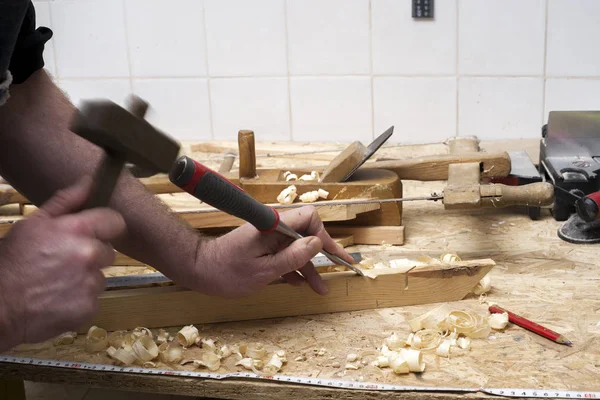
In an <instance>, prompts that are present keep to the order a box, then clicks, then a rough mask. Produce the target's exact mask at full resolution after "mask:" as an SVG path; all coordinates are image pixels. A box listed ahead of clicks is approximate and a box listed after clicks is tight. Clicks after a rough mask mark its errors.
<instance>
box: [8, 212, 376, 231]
mask: <svg viewBox="0 0 600 400" xmlns="http://www.w3.org/2000/svg"><path fill="white" fill-rule="evenodd" d="M271 206H272V207H273V208H275V209H277V210H279V211H287V210H289V208H283V207H282V206H281V205H278V204H273V205H271ZM380 207H381V204H347V205H332V206H319V207H316V209H317V212H318V213H319V217H321V220H323V221H324V222H330V221H349V220H354V219H356V217H357V216H358V215H360V214H364V213H367V212H370V211H376V210H379V209H380ZM35 210H37V208H36V207H35V206H32V205H28V206H26V207H25V212H26V215H28V214H31V213H32V212H34V211H35ZM177 215H179V216H180V217H181V218H182V219H183V220H184V221H186V222H187V223H188V224H189V225H190V226H191V227H192V228H196V229H208V228H228V227H236V226H241V225H243V224H245V223H246V222H245V221H244V220H242V219H239V218H237V217H234V216H233V215H229V214H227V213H225V212H223V211H220V210H217V209H215V208H212V207H211V208H204V209H198V210H193V211H190V210H186V211H180V212H177ZM21 219H22V217H21V216H15V217H13V218H10V219H5V220H4V221H1V222H0V238H1V237H4V236H5V235H6V234H7V233H8V232H9V231H10V229H11V228H12V225H13V224H14V222H16V221H19V220H21Z"/></svg>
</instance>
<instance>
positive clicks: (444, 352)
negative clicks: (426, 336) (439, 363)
mask: <svg viewBox="0 0 600 400" xmlns="http://www.w3.org/2000/svg"><path fill="white" fill-rule="evenodd" d="M450 346H452V340H451V339H446V340H444V341H443V342H442V343H441V344H440V345H439V347H438V348H437V349H436V350H435V354H436V355H438V356H440V357H450Z"/></svg>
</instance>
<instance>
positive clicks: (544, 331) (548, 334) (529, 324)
mask: <svg viewBox="0 0 600 400" xmlns="http://www.w3.org/2000/svg"><path fill="white" fill-rule="evenodd" d="M489 310H490V312H491V313H493V314H502V313H507V314H508V320H509V321H510V322H512V323H513V324H515V325H519V326H520V327H521V328H525V329H527V330H528V331H531V332H533V333H537V334H538V335H540V336H543V337H545V338H546V339H550V340H552V341H553V342H556V343H559V344H566V345H567V346H571V345H572V344H573V343H572V342H571V341H570V340H569V339H567V338H566V337H564V336H563V335H561V334H560V333H556V332H554V331H551V330H550V329H548V328H544V327H543V326H541V325H538V324H536V323H535V322H533V321H530V320H528V319H527V318H523V317H521V316H519V315H517V314H513V313H511V312H510V311H508V310H505V309H504V308H502V307H498V306H490V308H489Z"/></svg>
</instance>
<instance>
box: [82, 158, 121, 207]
mask: <svg viewBox="0 0 600 400" xmlns="http://www.w3.org/2000/svg"><path fill="white" fill-rule="evenodd" d="M124 165H125V156H124V155H123V154H122V153H118V152H114V153H112V154H111V152H110V151H106V154H104V158H103V159H102V164H101V165H100V167H99V168H98V171H96V176H95V177H94V183H93V185H92V189H91V192H90V194H89V195H88V198H87V200H86V202H85V204H84V206H83V209H84V210H88V209H91V208H96V207H106V206H108V202H109V201H110V198H111V196H112V193H113V191H114V190H115V186H116V185H117V181H118V180H119V176H120V175H121V171H122V170H123V166H124Z"/></svg>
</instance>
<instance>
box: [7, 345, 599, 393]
mask: <svg viewBox="0 0 600 400" xmlns="http://www.w3.org/2000/svg"><path fill="white" fill-rule="evenodd" d="M0 363H8V364H28V365H39V366H44V367H52V368H66V369H77V370H88V371H99V372H102V371H105V372H121V373H128V374H144V375H159V376H160V375H166V376H181V377H185V378H201V379H217V380H222V379H256V380H264V381H272V382H283V383H294V384H298V385H308V386H323V387H328V388H338V389H349V390H367V391H376V392H447V393H450V392H456V393H477V392H481V393H486V394H491V395H496V396H504V397H530V398H555V399H598V398H600V392H584V391H575V390H545V389H541V390H538V389H517V388H498V389H496V388H492V389H489V388H457V387H427V386H402V385H390V384H386V383H370V382H356V381H344V380H341V379H328V378H305V377H298V376H287V375H268V376H263V375H257V374H255V373H252V372H231V373H227V374H217V373H211V372H196V371H173V370H165V369H152V368H138V367H119V366H116V365H104V364H90V363H78V362H70V361H58V360H44V359H40V358H30V357H13V356H2V355H0Z"/></svg>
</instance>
